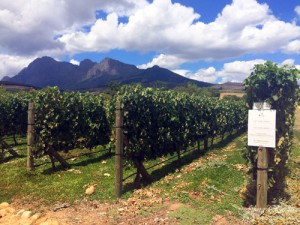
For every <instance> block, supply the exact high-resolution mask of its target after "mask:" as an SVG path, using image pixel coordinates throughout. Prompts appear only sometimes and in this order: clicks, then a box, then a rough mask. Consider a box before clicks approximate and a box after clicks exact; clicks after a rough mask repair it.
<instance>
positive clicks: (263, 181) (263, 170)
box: [256, 147, 269, 208]
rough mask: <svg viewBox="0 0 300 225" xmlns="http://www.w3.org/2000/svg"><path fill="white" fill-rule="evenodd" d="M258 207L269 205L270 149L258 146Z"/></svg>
mask: <svg viewBox="0 0 300 225" xmlns="http://www.w3.org/2000/svg"><path fill="white" fill-rule="evenodd" d="M257 154H258V159H257V186H256V207H257V208H266V207H267V192H268V158H269V157H268V149H267V148H264V147H258V153H257Z"/></svg>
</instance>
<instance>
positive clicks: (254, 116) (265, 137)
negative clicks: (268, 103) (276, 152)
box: [248, 110, 276, 148]
mask: <svg viewBox="0 0 300 225" xmlns="http://www.w3.org/2000/svg"><path fill="white" fill-rule="evenodd" d="M275 142H276V110H249V113H248V145H249V146H262V147H267V148H275V144H276V143H275Z"/></svg>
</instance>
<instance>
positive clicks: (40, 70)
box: [5, 56, 211, 90]
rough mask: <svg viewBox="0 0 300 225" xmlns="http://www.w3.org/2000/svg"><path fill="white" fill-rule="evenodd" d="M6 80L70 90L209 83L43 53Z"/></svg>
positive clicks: (165, 71) (154, 69) (158, 69)
mask: <svg viewBox="0 0 300 225" xmlns="http://www.w3.org/2000/svg"><path fill="white" fill-rule="evenodd" d="M5 80H8V81H10V82H16V83H23V84H26V85H33V86H38V87H46V86H58V87H59V88H62V89H71V90H74V89H90V88H100V87H105V86H106V85H107V84H109V83H111V82H120V83H121V84H130V83H141V84H143V85H146V86H152V85H155V84H157V83H159V82H161V83H164V84H165V85H167V86H168V87H175V86H179V85H183V84H185V83H188V82H191V83H194V84H196V85H197V86H199V87H208V86H211V84H209V83H205V82H200V81H195V80H191V79H188V78H186V77H183V76H180V75H179V74H176V73H174V72H172V71H170V70H168V69H165V68H161V67H158V66H154V67H152V68H148V69H138V68H137V67H136V66H134V65H129V64H126V63H123V62H120V61H118V60H114V59H110V58H105V59H104V60H103V61H101V62H100V63H95V62H92V61H91V60H88V59H86V60H84V61H82V62H81V63H80V65H79V66H78V65H73V64H71V63H68V62H58V61H56V60H54V59H53V58H51V57H46V56H45V57H42V58H37V59H36V60H34V61H33V62H32V63H30V64H29V65H28V67H26V68H24V69H23V70H21V71H20V72H19V73H18V74H17V75H16V76H14V77H12V78H7V77H6V78H5Z"/></svg>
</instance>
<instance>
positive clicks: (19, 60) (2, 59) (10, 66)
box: [0, 54, 34, 80]
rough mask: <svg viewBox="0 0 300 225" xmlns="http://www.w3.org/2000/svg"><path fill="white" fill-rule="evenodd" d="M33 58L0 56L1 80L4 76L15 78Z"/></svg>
mask: <svg viewBox="0 0 300 225" xmlns="http://www.w3.org/2000/svg"><path fill="white" fill-rule="evenodd" d="M33 60H34V58H33V57H21V56H11V55H3V54H0V80H1V79H2V78H3V77H4V76H10V77H11V76H14V75H16V74H17V73H19V72H20V70H21V69H23V68H24V67H26V66H27V65H28V64H29V63H30V62H31V61H33Z"/></svg>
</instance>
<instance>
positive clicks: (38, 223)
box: [35, 216, 48, 225]
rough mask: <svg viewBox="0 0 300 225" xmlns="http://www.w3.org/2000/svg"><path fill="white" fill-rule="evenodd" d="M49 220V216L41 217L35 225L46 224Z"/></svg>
mask: <svg viewBox="0 0 300 225" xmlns="http://www.w3.org/2000/svg"><path fill="white" fill-rule="evenodd" d="M47 220H48V217H47V216H44V217H41V218H39V219H38V220H37V221H36V222H35V225H41V224H42V223H44V222H46V221H47Z"/></svg>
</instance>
